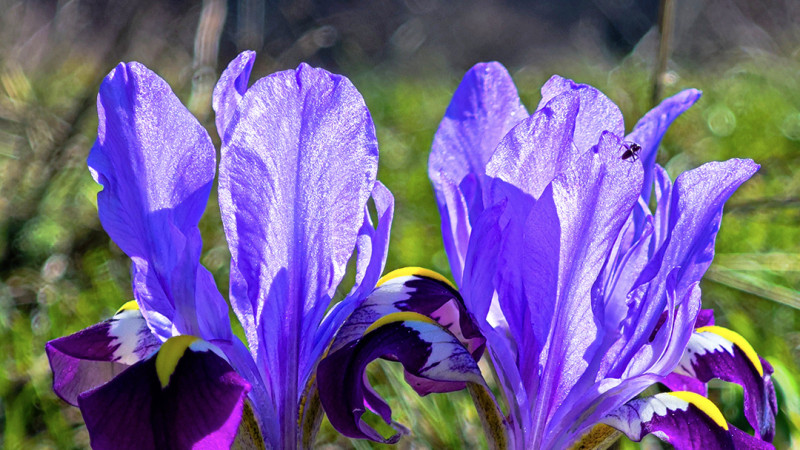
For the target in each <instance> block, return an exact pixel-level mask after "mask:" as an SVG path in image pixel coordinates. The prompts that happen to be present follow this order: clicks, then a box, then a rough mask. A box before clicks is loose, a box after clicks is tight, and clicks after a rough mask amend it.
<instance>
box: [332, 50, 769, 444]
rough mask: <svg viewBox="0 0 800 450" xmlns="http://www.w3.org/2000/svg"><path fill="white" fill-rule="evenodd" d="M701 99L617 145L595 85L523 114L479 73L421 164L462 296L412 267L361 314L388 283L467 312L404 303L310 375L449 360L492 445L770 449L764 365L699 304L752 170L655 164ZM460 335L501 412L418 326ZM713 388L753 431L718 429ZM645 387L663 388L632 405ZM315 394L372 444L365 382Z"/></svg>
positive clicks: (663, 107)
mask: <svg viewBox="0 0 800 450" xmlns="http://www.w3.org/2000/svg"><path fill="white" fill-rule="evenodd" d="M699 97H700V92H699V91H696V90H687V91H683V92H681V93H679V94H677V95H676V96H674V97H671V98H669V99H667V100H665V101H664V102H662V103H661V104H660V105H659V106H657V107H656V108H655V109H653V110H652V111H650V112H649V113H647V114H646V115H645V116H644V117H643V118H642V119H641V120H640V121H639V123H638V124H637V125H636V127H635V128H634V130H633V131H632V132H631V133H630V134H628V135H626V134H625V130H624V122H623V118H622V114H621V113H620V111H619V108H618V107H617V106H616V105H615V104H614V103H613V102H611V101H610V100H609V99H608V98H607V97H606V96H605V95H603V94H602V93H601V92H599V91H598V90H596V89H594V88H592V87H591V86H587V85H580V84H576V83H574V82H572V81H570V80H566V79H563V78H561V77H558V76H554V77H553V78H551V79H550V80H549V81H548V82H547V83H546V84H545V85H544V87H543V88H542V100H541V102H540V104H539V105H538V107H537V108H536V111H535V112H534V113H533V114H529V113H528V112H527V110H526V109H525V107H524V106H523V105H522V104H521V102H520V99H519V96H518V94H517V90H516V87H515V86H514V83H513V81H512V80H511V78H510V76H509V75H508V72H507V71H506V70H505V68H503V67H502V66H501V65H500V64H497V63H489V64H479V65H476V66H475V67H473V68H472V69H471V70H470V71H469V72H468V73H467V74H466V76H465V77H464V79H463V81H462V83H461V85H460V86H459V87H458V89H457V91H456V93H455V94H454V96H453V100H452V102H451V103H450V106H449V107H448V109H447V112H446V113H445V117H444V119H443V120H442V123H441V125H440V127H439V130H438V131H437V133H436V137H435V139H434V143H433V149H432V152H431V156H430V162H429V175H430V178H431V180H432V182H433V185H434V190H435V191H436V197H437V202H438V205H439V210H440V213H441V217H442V233H443V237H444V243H445V249H446V251H447V255H448V258H449V260H450V266H451V269H452V272H453V277H454V279H455V281H456V285H457V286H458V290H455V288H454V287H453V286H448V284H447V283H446V282H444V281H441V280H440V278H441V277H440V276H437V275H436V274H430V273H423V272H420V271H418V270H412V272H411V273H410V274H409V273H405V274H401V275H405V276H404V277H399V278H398V277H396V278H394V279H390V280H389V283H385V284H381V285H380V286H379V287H378V289H377V290H376V291H375V293H373V295H372V296H371V297H370V298H369V299H368V300H367V301H366V302H365V305H366V304H369V303H371V302H372V303H376V302H379V300H380V297H390V295H389V294H390V292H389V289H390V288H388V287H385V286H387V285H388V286H391V285H392V284H394V287H393V288H392V289H394V294H393V295H394V300H392V301H393V302H394V303H393V304H394V305H398V304H407V303H409V302H410V301H411V300H413V302H415V303H417V304H425V303H426V302H427V301H429V299H433V300H430V301H432V302H434V303H435V304H437V305H438V304H440V303H442V301H441V300H439V298H440V297H441V296H442V295H441V294H435V292H436V289H434V288H433V287H431V286H430V285H433V284H437V283H438V285H439V288H438V289H439V290H444V289H448V288H449V289H450V291H449V292H450V293H449V297H448V298H449V299H450V300H449V301H451V302H452V303H453V304H454V305H455V304H457V305H461V306H462V307H463V309H462V308H461V307H459V308H453V311H456V310H458V311H460V312H461V314H455V313H453V314H449V315H445V316H443V315H442V314H439V315H429V314H425V313H424V311H423V310H424V308H422V307H421V306H416V307H414V308H407V309H410V310H412V311H415V314H416V315H413V314H408V313H405V315H404V316H403V315H400V314H402V313H396V315H395V318H396V320H394V321H393V322H391V323H386V324H384V323H377V324H375V325H373V326H371V327H370V328H369V329H366V330H364V332H363V333H362V334H363V335H362V334H357V335H353V337H352V344H350V345H349V346H343V347H341V348H340V349H338V350H336V352H334V353H332V354H331V355H330V356H329V357H328V358H327V359H325V360H323V361H322V363H321V364H320V368H319V371H320V374H321V375H320V378H322V375H323V374H324V375H325V376H328V374H329V373H331V372H332V370H333V366H334V365H333V364H328V361H336V362H337V363H338V364H339V367H342V365H343V364H344V365H346V364H348V363H349V364H350V365H351V366H352V367H353V369H351V370H352V374H351V375H352V376H353V377H358V376H360V375H362V374H363V370H361V366H362V365H363V362H364V361H365V360H367V359H369V358H374V357H384V358H389V359H397V360H400V361H401V362H402V363H403V364H404V365H405V368H406V371H411V372H412V374H414V375H419V374H420V373H422V374H423V375H425V374H426V373H430V371H431V370H432V369H433V368H434V367H439V366H441V365H442V364H441V363H442V362H447V363H448V370H447V371H444V372H446V373H443V374H441V373H440V374H435V375H434V376H432V378H434V380H441V381H449V382H455V381H461V382H466V383H467V385H468V386H470V388H471V392H473V396H474V398H475V399H476V406H478V409H479V410H480V411H481V413H482V419H483V423H484V425H485V427H486V429H487V435H488V437H489V439H490V442H491V443H492V445H494V446H497V447H501V448H520V449H522V448H567V447H568V446H571V445H575V444H577V443H580V445H583V446H585V447H587V448H591V447H595V446H597V445H601V444H602V443H603V442H607V441H608V440H610V439H616V437H617V436H618V435H619V432H620V431H621V432H623V433H625V434H627V435H628V437H630V438H631V439H634V440H639V439H641V438H642V437H643V436H644V435H646V434H648V433H654V434H655V435H656V436H658V437H659V438H661V439H664V440H666V441H668V442H670V443H672V444H673V445H675V446H676V447H678V448H705V449H709V448H732V447H734V446H736V447H742V448H759V447H769V446H770V445H769V442H771V440H772V437H773V435H774V415H775V413H776V410H777V409H776V404H775V392H774V389H773V386H772V382H771V379H770V375H771V373H772V369H771V367H770V366H769V364H768V363H767V362H766V361H765V360H763V359H761V358H760V357H759V356H758V355H757V354H756V353H755V351H754V350H753V349H752V347H751V346H750V344H748V343H747V342H746V341H745V340H744V339H743V338H742V337H741V336H739V335H738V334H736V333H735V332H732V331H731V330H727V329H725V328H722V327H717V326H714V325H713V314H712V313H711V312H710V311H705V310H701V308H700V299H701V293H700V288H699V282H700V279H701V277H702V275H703V273H704V272H705V270H706V269H707V268H708V266H709V264H710V263H711V260H712V258H713V255H714V241H715V237H716V234H717V231H718V229H719V226H720V222H721V217H722V207H723V204H724V202H725V201H726V200H727V198H728V197H729V196H730V195H731V194H732V193H733V192H734V191H735V190H736V188H737V187H738V186H739V185H740V184H741V183H743V182H744V181H746V180H747V179H748V178H749V177H750V176H752V175H753V174H754V173H755V172H756V171H757V170H758V165H756V164H755V163H753V161H751V160H742V159H733V160H729V161H725V162H712V163H708V164H705V165H703V166H701V167H699V168H697V169H694V170H691V171H688V172H685V173H683V174H681V175H680V176H679V177H678V178H677V180H675V182H674V184H673V182H672V181H671V180H670V179H669V177H668V175H667V174H666V171H665V170H664V169H663V168H661V167H660V166H658V165H657V164H656V163H655V156H656V151H657V148H658V145H659V143H660V141H661V138H662V137H663V135H664V133H665V132H666V129H667V128H668V126H669V125H670V124H671V123H672V121H673V120H674V119H675V118H677V117H678V116H679V115H680V114H681V113H683V112H684V111H685V110H686V109H688V108H689V107H690V106H691V105H692V104H693V103H694V102H695V101H697V99H698V98H699ZM652 194H654V197H655V198H654V202H653V203H654V204H655V209H654V211H652V212H651V210H650V209H649V206H648V205H649V204H650V200H651V199H650V197H651V195H652ZM409 275H411V276H409ZM420 280H426V282H427V283H428V285H423V284H422V282H421V281H420ZM392 281H396V282H395V283H392ZM373 297H374V298H375V300H373ZM397 298H400V299H405V300H402V301H398V300H397ZM392 301H385V302H384V303H387V304H388V303H392ZM429 309H431V308H429ZM372 316H373V317H374V318H376V317H378V315H377V314H373V315H372ZM454 318H457V320H454ZM431 319H433V320H431ZM382 320H384V321H386V319H382ZM465 322H466V323H468V324H469V323H472V324H473V325H474V327H475V328H477V330H478V333H477V336H479V337H481V338H483V339H485V346H486V349H488V354H489V356H490V358H491V361H492V364H493V366H494V369H495V372H496V374H497V378H498V381H499V387H500V389H501V392H502V395H503V397H504V402H502V403H505V404H507V405H508V412H507V413H503V412H501V411H502V410H501V408H500V407H499V406H497V405H499V404H500V402H496V401H495V400H494V399H492V397H491V394H488V391H486V389H485V387H486V384H485V382H483V379H482V378H481V373H480V371H479V370H478V369H477V366H476V365H475V364H474V363H473V364H469V361H468V360H467V359H466V358H463V357H461V356H460V355H457V356H459V358H460V359H459V360H458V361H459V362H460V364H455V363H453V361H452V360H450V359H448V356H447V350H442V349H440V348H439V347H440V345H439V344H438V342H446V339H444V338H443V337H438V338H436V339H433V338H429V339H423V338H424V336H426V334H424V333H423V331H422V324H426V323H427V324H428V326H429V327H438V330H439V332H440V333H446V334H447V335H449V336H451V337H453V338H456V339H457V340H458V341H460V342H461V343H462V344H464V345H465V346H467V347H468V348H469V346H468V345H467V344H468V342H469V340H468V339H465V336H463V333H458V332H456V331H461V330H464V329H467V328H466V327H465V326H464V325H463V324H464V323H465ZM401 324H403V325H401ZM454 324H457V326H454ZM349 326H350V324H349V323H348V324H345V326H344V327H343V329H346V328H347V327H349ZM386 326H393V327H394V328H395V329H396V330H397V329H403V330H404V332H405V333H406V334H409V333H413V332H414V331H415V329H416V331H417V335H418V336H419V337H420V339H419V341H420V342H418V343H416V344H415V346H416V348H418V349H421V350H422V351H423V352H426V353H423V354H424V355H425V357H423V358H418V360H414V359H413V358H411V357H409V356H408V355H406V354H405V353H408V352H409V350H408V348H409V346H408V345H406V346H405V347H404V348H403V350H404V352H398V351H396V349H392V347H391V345H390V342H391V339H390V338H388V337H386V336H384V335H381V330H382V328H384V327H386ZM395 332H397V331H395ZM426 333H428V335H431V336H432V334H431V333H432V332H431V331H427V332H426ZM377 339H382V340H384V341H385V342H384V343H383V344H382V345H383V347H382V349H383V352H381V351H379V350H376V347H377V346H376V345H374V344H373V343H372V342H373V341H375V340H377ZM475 339H476V338H475V337H474V335H473V337H472V341H473V342H474V341H475ZM398 340H399V338H398ZM481 343H483V341H481ZM447 345H450V343H449V342H447ZM473 348H474V346H473ZM393 351H394V352H393ZM453 355H455V353H453ZM434 356H435V357H434ZM473 357H474V359H477V358H479V357H480V354H473ZM420 367H421V369H420ZM426 371H427V372H426ZM340 373H341V372H340ZM343 376H344V375H343ZM712 378H720V379H723V380H726V381H731V382H736V383H739V384H741V385H742V386H744V388H745V415H746V417H747V419H748V421H749V422H750V424H751V425H752V426H753V428H754V429H755V436H752V435H749V434H747V433H745V432H743V431H741V430H738V429H736V428H735V427H733V426H732V425H730V424H728V423H727V421H726V420H725V419H724V417H723V416H722V414H721V413H720V412H719V410H718V409H717V408H716V406H714V404H713V403H712V402H710V401H709V400H708V399H707V398H706V397H705V394H706V385H705V383H706V382H707V381H709V380H710V379H712ZM412 380H413V379H412ZM655 383H662V384H664V385H666V386H667V387H669V388H671V389H673V391H672V392H665V393H661V394H656V395H654V396H651V397H644V398H636V397H637V396H638V395H640V394H641V393H642V392H643V391H644V390H645V389H646V388H648V387H649V386H651V385H653V384H655ZM476 386H477V387H479V388H480V387H483V388H484V389H477V390H476V389H475V387H476ZM418 391H419V390H418ZM441 391H445V389H440V390H435V391H434V390H428V391H425V392H422V393H427V392H441ZM476 392H478V393H480V392H483V394H480V395H475V393H476ZM321 395H323V398H322V400H323V401H322V403H323V405H324V406H325V408H326V410H328V412H329V415H331V412H330V411H331V410H335V409H336V408H337V406H336V405H337V402H336V401H334V400H338V402H339V403H341V402H346V401H348V400H349V401H350V403H349V405H351V406H350V407H351V410H354V411H356V412H357V414H353V415H352V416H350V417H349V418H348V420H347V421H343V422H342V423H339V422H337V421H334V420H333V419H332V420H331V422H332V423H333V424H334V426H336V427H337V429H339V430H340V431H341V432H343V433H345V434H347V435H349V436H353V437H368V438H371V439H375V435H374V434H373V433H374V432H373V431H371V430H370V429H367V427H366V425H365V424H364V423H363V421H361V420H360V415H361V413H362V411H363V409H364V406H359V405H358V403H359V402H361V403H362V404H363V405H365V406H366V407H368V408H369V409H371V410H373V411H374V412H376V413H378V414H379V415H381V416H382V417H383V418H384V420H386V421H387V423H388V422H390V420H391V411H389V410H388V406H385V403H382V401H381V400H380V399H379V398H378V399H376V398H375V396H374V395H372V394H371V393H370V391H369V386H368V385H366V384H365V385H363V386H362V387H361V391H359V392H354V393H350V394H348V395H350V397H351V398H349V399H348V398H346V395H342V396H339V397H332V398H330V399H328V400H327V401H326V398H325V396H326V394H324V393H321ZM356 407H359V408H360V409H358V410H355V409H354V408H356ZM345 412H347V411H339V414H338V415H339V416H343V415H344V413H345ZM617 430H619V431H617ZM582 448H583V447H582Z"/></svg>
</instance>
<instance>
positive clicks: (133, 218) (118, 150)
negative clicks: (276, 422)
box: [88, 63, 231, 339]
mask: <svg viewBox="0 0 800 450" xmlns="http://www.w3.org/2000/svg"><path fill="white" fill-rule="evenodd" d="M97 110H98V115H99V124H98V128H97V140H96V141H95V144H94V146H93V147H92V151H91V153H90V154H89V160H88V163H89V167H90V169H91V172H92V176H93V177H94V179H95V180H96V181H97V182H98V183H99V184H101V185H102V186H103V190H102V191H101V192H100V193H99V194H97V207H98V213H99V215H100V221H101V223H102V224H103V227H104V228H105V230H106V232H108V234H109V236H110V237H111V239H112V240H113V241H114V242H115V243H116V244H117V245H119V247H120V248H121V249H122V250H123V251H124V252H125V253H126V254H127V255H128V256H130V257H131V259H132V260H133V272H134V280H133V288H134V296H135V297H136V299H137V301H138V303H139V305H140V307H141V309H142V314H143V315H144V317H145V319H147V321H148V324H149V325H150V327H151V328H152V329H153V331H154V332H155V333H156V334H157V335H159V337H161V338H162V339H166V338H168V337H170V336H172V334H173V330H175V331H177V332H180V333H191V334H197V335H201V336H203V337H205V338H230V336H231V334H230V324H229V322H228V318H227V308H228V307H227V305H226V304H225V302H224V300H223V299H222V297H221V296H219V293H218V292H216V287H215V286H208V285H204V286H197V285H196V280H195V278H196V274H197V273H198V271H199V270H201V266H200V264H199V253H200V250H201V248H202V240H201V238H200V232H199V230H198V228H197V223H198V222H199V220H200V217H201V216H202V214H203V211H204V210H205V207H206V203H207V201H208V195H209V192H210V189H211V184H212V182H213V180H214V173H215V170H216V152H215V150H214V147H213V145H212V144H211V139H210V138H209V136H208V133H206V131H205V129H204V128H203V127H202V126H201V125H200V123H199V122H198V121H197V120H196V119H195V118H194V117H192V115H191V114H190V113H189V111H188V110H187V109H186V108H185V107H184V106H183V105H182V104H181V103H180V101H179V100H178V98H177V97H176V96H175V94H174V93H173V92H172V90H171V89H170V88H169V86H168V85H167V83H166V82H165V81H164V80H162V79H161V78H159V77H158V76H157V75H156V74H154V73H153V72H151V71H150V70H148V69H147V68H146V67H144V66H142V65H141V64H138V63H128V64H120V65H119V66H117V67H116V68H115V69H114V70H112V71H111V73H109V75H108V76H107V77H106V78H105V80H104V81H103V84H102V85H101V86H100V93H99V94H98V97H97ZM198 289H210V290H211V291H213V292H207V293H206V292H196V291H197V290H198ZM200 297H203V298H204V299H205V300H204V301H207V300H210V299H212V298H213V302H214V303H213V304H211V305H202V306H201V305H198V303H199V298H200ZM199 310H212V311H213V313H214V314H205V312H203V311H199ZM223 312H224V314H221V315H220V313H223ZM198 314H201V315H203V317H202V319H203V320H204V321H205V322H206V325H205V326H202V327H201V326H200V325H199V324H198V318H197V316H198Z"/></svg>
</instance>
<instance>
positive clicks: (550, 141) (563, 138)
mask: <svg viewBox="0 0 800 450" xmlns="http://www.w3.org/2000/svg"><path fill="white" fill-rule="evenodd" d="M579 105H580V97H579V96H578V95H577V94H575V93H573V92H565V93H563V94H561V95H559V96H557V97H556V98H554V99H553V100H552V101H551V102H549V103H548V104H547V106H545V107H543V108H541V109H539V110H538V111H536V112H535V113H534V114H533V115H531V117H530V118H528V119H526V120H523V121H522V122H520V123H519V124H517V125H516V126H515V127H514V128H512V129H511V131H510V132H509V133H508V134H507V135H506V136H505V137H504V138H503V140H502V141H500V144H499V145H498V147H497V151H496V152H495V153H494V155H492V158H491V159H490V160H489V163H488V165H487V166H486V174H487V175H489V176H490V177H494V178H499V179H500V180H502V181H505V182H507V183H509V184H512V185H514V186H516V187H517V188H519V189H520V190H522V191H523V192H525V193H527V194H529V195H532V196H533V197H535V198H538V197H539V196H540V195H541V194H542V192H543V191H544V189H545V187H547V185H548V184H550V182H551V181H552V180H553V178H555V176H556V175H557V174H558V173H560V172H561V171H562V170H564V168H565V166H568V165H569V162H568V161H570V160H571V159H574V158H575V157H576V155H575V152H574V149H573V139H574V132H575V126H576V120H577V116H578V113H579ZM594 143H595V144H596V143H597V141H595V142H594ZM496 196H497V194H495V193H493V192H488V193H486V194H485V200H484V203H486V204H487V205H490V204H495V203H497V200H498V199H497V198H492V197H496Z"/></svg>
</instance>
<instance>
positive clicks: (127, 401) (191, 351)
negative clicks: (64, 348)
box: [78, 335, 250, 450]
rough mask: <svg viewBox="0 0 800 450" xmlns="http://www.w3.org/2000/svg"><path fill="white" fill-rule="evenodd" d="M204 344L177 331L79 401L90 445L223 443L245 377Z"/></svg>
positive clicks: (237, 413)
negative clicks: (148, 355) (177, 334)
mask: <svg viewBox="0 0 800 450" xmlns="http://www.w3.org/2000/svg"><path fill="white" fill-rule="evenodd" d="M216 351H218V350H214V349H213V347H211V346H210V345H209V344H208V343H206V342H204V341H201V340H199V339H197V338H195V337H192V336H188V335H182V336H177V337H174V338H171V339H169V340H168V341H166V342H165V343H164V345H162V347H161V349H160V350H159V351H158V353H155V354H153V355H152V356H151V357H149V358H147V359H145V360H143V361H140V362H138V363H136V364H134V365H133V366H131V367H130V368H129V369H128V370H126V371H125V372H123V373H121V374H120V375H118V376H117V377H116V378H114V379H113V380H112V381H111V382H110V383H107V384H105V385H103V386H100V387H98V388H97V389H94V390H92V391H89V392H85V393H83V394H81V395H80V397H79V398H78V403H79V405H80V408H81V412H82V413H83V418H84V420H85V421H86V427H87V429H88V431H89V437H90V439H91V445H92V448H95V449H137V450H138V449H156V448H229V447H230V445H231V444H232V443H233V440H234V438H235V436H236V433H237V430H238V427H239V422H240V420H241V416H242V409H243V406H244V402H245V398H246V396H247V392H248V391H249V390H250V386H249V384H248V383H247V382H246V381H244V379H242V378H241V377H240V376H239V375H238V374H236V372H235V371H234V370H233V369H232V368H231V367H230V365H229V364H228V363H227V361H226V360H225V359H223V358H222V357H221V356H219V355H218V354H217V353H216Z"/></svg>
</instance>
